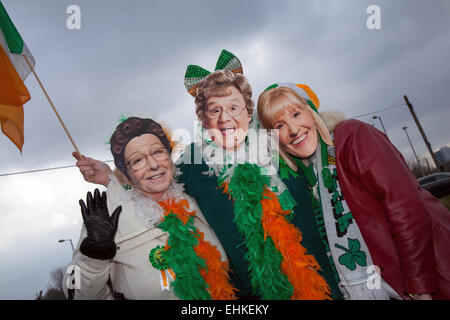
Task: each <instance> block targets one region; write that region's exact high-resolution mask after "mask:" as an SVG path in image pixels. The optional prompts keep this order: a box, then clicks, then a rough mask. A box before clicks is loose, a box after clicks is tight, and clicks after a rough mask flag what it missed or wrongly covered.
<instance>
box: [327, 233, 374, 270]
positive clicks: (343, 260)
mask: <svg viewBox="0 0 450 320" xmlns="http://www.w3.org/2000/svg"><path fill="white" fill-rule="evenodd" d="M334 246H335V247H336V248H338V249H342V250H344V251H345V252H346V253H344V254H343V255H341V256H339V259H338V260H339V263H340V264H342V265H344V266H346V267H347V268H349V269H350V270H351V271H353V270H355V269H356V264H359V265H360V266H366V265H367V256H366V253H365V252H364V251H362V250H360V249H361V243H360V242H359V240H358V239H350V238H348V249H347V248H345V247H343V246H341V245H339V244H335V245H334Z"/></svg>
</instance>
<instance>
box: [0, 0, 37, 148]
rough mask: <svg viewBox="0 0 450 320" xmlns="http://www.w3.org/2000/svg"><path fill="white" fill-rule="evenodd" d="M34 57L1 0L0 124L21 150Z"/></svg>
mask: <svg viewBox="0 0 450 320" xmlns="http://www.w3.org/2000/svg"><path fill="white" fill-rule="evenodd" d="M25 59H28V61H29V63H30V65H31V67H32V68H34V58H33V56H32V55H31V53H30V51H29V50H28V48H27V46H26V44H25V43H24V41H23V39H22V37H21V36H20V34H19V32H18V31H17V29H16V27H15V26H14V24H13V22H12V21H11V19H10V17H9V15H8V13H7V12H6V10H5V7H4V6H3V4H2V2H1V1H0V125H1V128H2V132H3V133H4V134H5V135H6V136H7V137H8V138H9V139H10V140H11V141H12V142H13V143H14V144H15V145H16V146H17V148H19V150H20V151H21V152H22V146H23V142H24V133H23V127H24V125H23V122H24V115H23V105H24V104H25V103H26V102H27V101H28V100H30V93H29V92H28V89H27V87H26V86H25V84H24V81H25V79H26V77H27V76H28V75H29V74H30V72H31V68H30V66H29V65H28V63H27V61H26V60H25Z"/></svg>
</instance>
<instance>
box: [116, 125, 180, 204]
mask: <svg viewBox="0 0 450 320" xmlns="http://www.w3.org/2000/svg"><path fill="white" fill-rule="evenodd" d="M124 156H125V163H126V165H127V173H128V175H129V176H130V179H131V183H132V184H133V186H134V187H135V188H136V189H137V190H139V191H140V192H141V193H143V194H144V195H146V196H149V197H151V198H152V199H154V200H158V199H160V198H161V196H162V195H163V194H164V192H165V191H166V190H167V188H168V187H169V185H170V183H171V182H172V177H173V166H172V163H171V160H170V154H169V152H168V151H167V149H166V148H165V147H164V145H163V144H162V143H161V140H159V138H158V137H156V136H155V135H153V134H149V133H146V134H143V135H141V136H138V137H135V138H133V139H131V140H130V142H129V143H128V144H127V146H126V147H125V153H124Z"/></svg>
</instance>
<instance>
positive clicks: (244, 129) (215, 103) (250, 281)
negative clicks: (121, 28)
mask: <svg viewBox="0 0 450 320" xmlns="http://www.w3.org/2000/svg"><path fill="white" fill-rule="evenodd" d="M215 69H216V71H214V72H212V73H210V72H208V71H207V70H205V69H203V68H201V67H198V66H193V65H190V66H188V69H187V72H186V76H185V85H186V88H187V90H188V91H189V93H191V94H192V95H193V96H194V97H195V103H196V106H197V107H196V113H197V116H198V119H199V121H200V127H199V130H198V132H199V134H200V136H199V138H198V139H197V140H196V142H194V143H192V144H191V145H190V146H188V147H187V148H186V151H185V153H184V154H183V156H182V157H180V162H179V163H178V169H179V170H178V171H179V173H180V175H179V176H178V181H179V182H181V183H184V187H185V192H186V193H187V194H189V195H191V196H192V197H193V198H194V199H195V200H196V202H197V204H198V206H199V208H200V210H201V211H202V213H203V214H204V216H205V218H206V219H207V221H208V224H209V225H210V226H211V227H212V228H213V230H214V232H215V233H216V235H217V237H218V238H219V240H220V242H221V243H222V245H223V247H224V249H225V252H226V254H227V256H228V259H229V262H230V269H232V270H233V272H232V274H231V282H232V284H233V285H234V286H235V287H236V288H237V289H238V290H239V292H238V293H237V295H238V297H240V298H241V299H259V298H260V299H330V298H331V299H342V293H341V291H340V289H339V287H338V282H339V281H338V277H337V274H336V273H335V272H334V271H333V267H332V265H331V264H330V262H329V260H328V257H327V253H326V251H325V249H324V247H323V245H322V241H321V237H320V234H319V231H318V229H317V228H316V226H315V222H314V215H313V214H312V210H311V212H309V213H308V214H305V213H304V211H303V210H304V207H303V206H299V205H297V203H301V204H303V203H308V202H309V193H308V190H307V188H306V184H304V185H302V186H300V187H299V185H298V184H297V185H295V186H294V188H295V189H294V191H295V194H294V197H293V196H292V195H291V192H289V190H288V189H287V187H286V185H285V184H284V181H282V179H280V178H279V176H278V175H277V174H276V171H275V172H274V171H273V170H272V169H273V166H271V161H272V160H273V159H272V156H273V153H272V152H275V151H276V150H272V148H271V146H268V147H267V146H264V147H261V148H259V149H258V150H257V151H258V153H259V151H263V152H261V153H262V154H263V156H262V159H261V157H259V158H258V161H256V162H255V161H250V159H251V158H252V157H253V156H254V153H255V152H252V151H251V150H252V147H253V146H252V144H251V139H250V138H249V134H248V133H249V129H251V130H252V132H253V133H255V132H257V131H258V130H257V129H258V122H257V120H256V116H255V114H254V102H253V101H252V99H251V96H252V90H251V87H250V85H249V84H248V81H247V79H246V77H245V76H243V74H242V66H241V64H240V62H239V60H238V59H237V58H236V57H235V56H234V55H233V54H231V53H230V52H228V51H225V50H223V51H222V53H221V55H220V57H219V61H218V62H217V65H216V68H215ZM255 134H259V133H255ZM258 137H259V136H258ZM266 148H267V150H266ZM263 149H264V150H263ZM266 160H267V161H266ZM276 160H278V157H277V158H276ZM89 161H90V162H89V163H85V162H83V163H82V162H80V161H79V162H77V165H79V167H80V169H83V170H82V173H83V175H84V177H85V179H86V180H87V181H90V182H94V183H98V179H97V178H96V177H100V176H105V173H106V172H107V171H108V169H109V168H108V169H106V167H107V166H106V165H104V164H102V163H100V162H99V161H97V160H93V159H89ZM267 163H269V164H267ZM82 166H86V168H82ZM271 170H272V171H271ZM270 172H271V174H268V173H270ZM106 176H107V174H106ZM285 231H286V232H285Z"/></svg>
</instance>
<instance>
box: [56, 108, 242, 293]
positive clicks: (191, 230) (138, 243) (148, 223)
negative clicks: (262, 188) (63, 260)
mask: <svg viewBox="0 0 450 320" xmlns="http://www.w3.org/2000/svg"><path fill="white" fill-rule="evenodd" d="M110 143H111V152H112V154H113V157H114V162H115V165H116V168H117V169H118V171H116V173H115V174H114V175H113V174H111V175H110V176H109V178H108V179H107V180H105V185H106V186H107V192H106V193H103V194H102V195H100V192H99V191H98V190H97V189H96V191H95V192H94V196H92V194H91V193H90V192H89V193H88V195H87V199H86V204H85V203H84V202H83V201H82V200H80V206H81V211H82V216H83V220H84V224H83V227H82V231H81V235H80V241H79V243H78V245H77V248H76V250H75V252H74V255H73V260H72V262H71V265H73V266H74V270H75V272H78V271H77V270H79V273H80V274H79V275H80V277H79V279H78V277H77V276H76V275H75V276H69V275H68V274H66V277H65V279H64V281H63V286H64V290H65V292H66V294H67V295H68V297H70V298H74V299H115V298H116V299H117V297H125V298H126V299H234V298H235V296H234V291H235V289H234V288H233V287H232V286H231V285H230V283H229V281H228V263H227V262H226V261H227V260H226V255H225V252H224V250H223V248H222V245H221V244H220V242H219V240H218V239H217V237H216V235H215V234H214V232H213V231H212V229H211V228H210V227H209V225H208V224H207V222H206V220H205V218H204V217H203V215H202V214H201V212H200V210H199V209H198V207H197V205H196V203H195V201H194V200H193V199H192V198H190V197H189V196H187V195H186V194H185V193H184V192H183V187H182V186H181V185H179V184H177V183H176V182H175V181H174V179H173V174H174V166H173V164H172V162H171V159H170V154H171V151H172V147H171V145H170V142H169V139H168V138H167V136H166V134H165V132H164V131H163V129H162V127H161V126H160V125H159V124H158V123H156V122H154V121H153V120H151V119H141V118H136V117H132V118H128V119H127V120H125V121H124V122H122V123H121V124H119V125H118V126H117V128H116V131H115V132H114V134H113V135H112V137H111V141H110ZM85 161H89V159H85ZM119 179H120V180H121V181H122V182H120V181H119ZM124 180H125V181H127V184H123V181H124ZM106 194H107V196H106ZM111 213H112V214H111ZM119 215H120V217H119ZM69 277H70V279H69ZM72 279H74V280H75V281H79V283H75V284H72V286H70V288H68V287H67V282H68V280H69V282H70V281H72ZM73 288H75V289H74V290H73Z"/></svg>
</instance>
